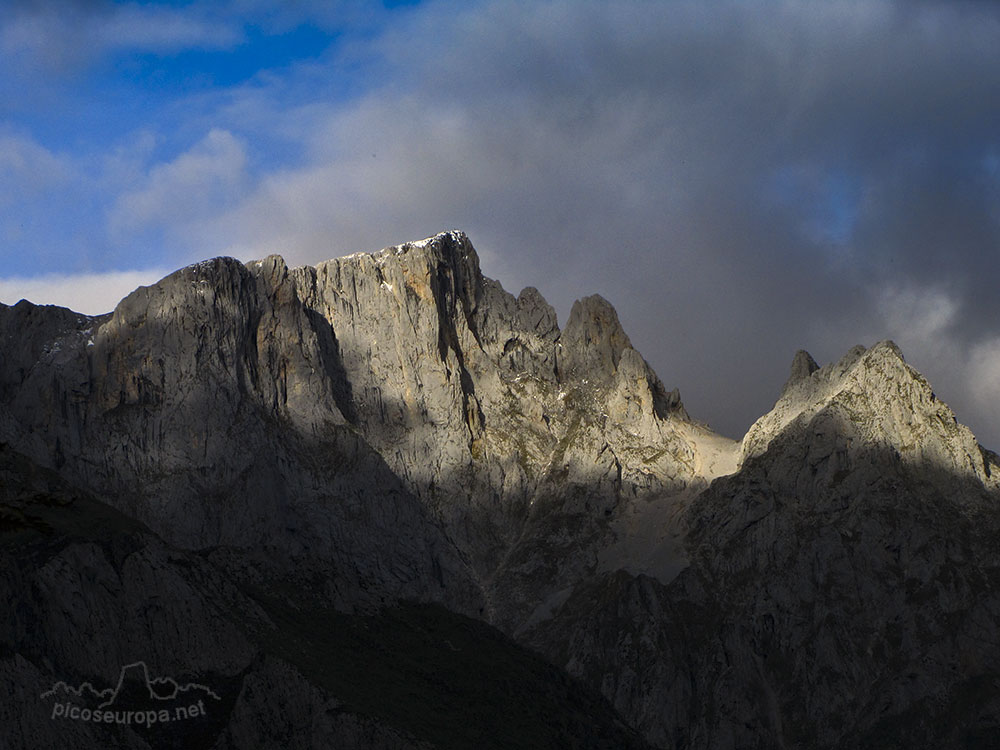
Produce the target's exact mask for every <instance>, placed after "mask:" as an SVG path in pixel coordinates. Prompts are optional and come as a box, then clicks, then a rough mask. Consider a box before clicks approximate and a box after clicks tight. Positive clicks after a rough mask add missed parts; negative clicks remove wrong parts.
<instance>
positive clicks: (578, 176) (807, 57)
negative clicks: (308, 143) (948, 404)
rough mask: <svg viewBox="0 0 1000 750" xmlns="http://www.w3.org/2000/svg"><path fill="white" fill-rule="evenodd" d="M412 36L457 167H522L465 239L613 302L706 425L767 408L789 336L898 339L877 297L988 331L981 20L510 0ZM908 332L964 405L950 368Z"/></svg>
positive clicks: (997, 28)
mask: <svg viewBox="0 0 1000 750" xmlns="http://www.w3.org/2000/svg"><path fill="white" fill-rule="evenodd" d="M423 21H424V25H423V26H421V27H418V28H416V29H408V30H407V31H406V33H407V34H408V35H409V38H410V39H411V40H413V39H416V40H421V41H422V42H426V44H422V43H417V44H412V43H411V44H409V45H407V44H404V43H403V40H402V39H401V38H397V39H391V40H389V44H388V45H387V50H388V51H387V54H388V56H389V60H390V63H395V64H397V65H399V66H401V67H403V66H404V65H405V66H406V68H407V69H408V70H410V71H411V74H410V75H411V77H412V86H413V87H414V88H415V89H416V90H417V91H418V92H419V94H418V96H419V97H420V98H421V99H422V100H424V101H427V102H428V103H429V104H428V106H429V107H431V106H438V107H442V108H447V107H452V108H457V109H458V110H459V111H461V112H462V113H463V115H464V116H465V117H466V118H467V119H468V120H469V122H470V124H469V126H468V127H469V128H470V129H472V128H477V129H481V130H482V131H485V133H486V135H485V136H483V137H482V140H483V145H484V146H488V150H487V149H485V148H484V150H483V151H481V152H478V153H475V154H474V157H475V158H474V159H470V160H469V162H468V163H467V165H466V166H467V168H468V170H469V171H470V172H471V173H472V174H486V173H489V172H491V171H492V170H495V169H497V168H498V165H497V161H500V160H502V161H503V162H504V164H505V165H506V164H509V162H510V161H511V160H512V159H517V158H518V156H519V155H520V156H522V157H523V158H526V159H529V160H535V159H537V160H538V164H539V169H538V170H537V171H533V170H527V172H528V173H527V174H525V175H524V182H523V192H522V195H523V196H525V197H524V200H518V199H517V195H516V194H514V195H509V194H508V195H506V196H495V197H497V198H498V200H497V201H496V202H495V203H494V205H493V206H492V207H491V210H490V211H489V212H486V211H482V210H481V211H478V212H473V214H472V215H473V216H474V219H473V222H474V225H473V226H472V227H470V229H472V230H474V238H475V230H479V231H480V232H481V233H483V234H484V235H485V236H486V237H488V238H489V240H490V244H491V246H495V247H496V249H497V252H498V253H501V254H502V255H503V256H504V260H505V262H506V263H507V265H508V267H509V268H512V269H513V268H523V269H531V273H530V274H529V273H528V272H527V271H525V272H524V274H523V278H522V277H521V275H520V274H517V273H513V274H511V275H512V276H514V277H515V278H517V281H518V283H521V282H522V281H523V282H525V283H527V282H529V281H532V279H531V278H530V276H531V275H532V274H534V275H536V276H537V275H538V274H541V278H540V279H537V283H538V284H539V285H540V286H542V287H543V289H545V288H546V287H547V288H548V289H549V290H550V294H551V296H554V297H555V301H556V302H557V303H558V304H559V307H560V309H561V310H562V311H563V312H564V313H565V310H566V309H567V305H568V302H569V299H570V297H572V296H574V295H577V294H582V293H583V292H585V291H589V290H590V289H592V288H597V289H598V290H599V291H602V292H604V293H605V294H606V295H607V296H609V297H611V298H612V299H613V301H614V302H615V303H616V304H617V306H618V308H619V311H620V312H621V314H622V317H623V318H624V319H625V320H626V321H627V322H628V324H629V329H630V331H631V333H632V335H633V339H635V340H636V343H637V345H639V346H640V347H641V348H642V350H643V351H644V352H645V353H646V355H647V357H648V358H649V359H651V360H652V361H653V363H654V365H656V366H657V368H658V369H659V371H660V372H661V375H662V376H663V377H664V378H665V379H667V380H668V381H669V382H673V383H678V384H680V385H681V386H682V389H683V391H684V392H685V393H686V394H687V398H688V401H689V402H693V403H692V407H693V408H692V411H693V412H694V413H695V414H700V415H703V416H705V417H706V418H708V419H709V420H710V421H711V422H712V423H713V424H715V425H717V426H718V427H719V428H721V429H724V430H725V431H727V432H730V433H732V434H738V433H740V432H741V431H742V429H743V428H744V427H745V426H746V424H747V422H748V421H749V420H750V419H751V418H753V417H754V416H756V415H758V414H759V413H760V412H761V411H762V410H764V409H766V408H767V407H768V406H769V400H770V399H772V398H773V397H774V395H776V393H777V390H778V388H779V387H780V383H781V380H782V378H783V377H784V371H785V368H786V367H787V361H788V360H789V359H790V357H791V354H792V353H793V352H794V350H795V348H797V347H799V346H807V347H810V348H813V349H814V350H817V355H818V356H821V357H826V358H830V357H835V356H839V354H840V353H841V351H842V350H844V349H846V348H847V347H848V346H849V345H851V344H853V343H854V340H853V338H854V337H855V336H865V335H867V336H877V337H881V336H890V335H892V336H897V337H900V338H904V339H906V338H910V333H911V332H910V331H908V330H906V329H905V327H902V326H900V325H895V326H893V325H890V324H889V321H888V320H887V318H889V317H892V316H891V315H889V314H888V313H887V311H886V309H885V308H886V305H887V304H890V305H891V304H892V303H891V301H890V302H888V303H887V302H886V300H885V298H884V296H885V295H884V294H883V292H884V290H885V289H887V288H890V289H899V290H915V291H914V292H913V295H915V298H916V299H917V300H918V303H917V304H918V306H919V299H920V296H921V292H920V290H923V289H927V290H928V292H927V299H928V300H933V299H936V298H935V297H934V296H933V294H932V293H933V292H942V293H947V294H948V295H951V297H949V299H953V302H954V307H955V309H956V315H954V316H952V318H951V319H950V320H949V321H948V322H947V325H946V327H945V328H942V329H937V330H934V331H933V332H932V333H933V335H935V336H945V335H946V336H948V337H949V342H950V343H952V344H953V345H954V351H956V352H967V351H968V350H969V348H970V347H973V346H974V345H975V344H976V343H977V342H980V341H981V340H982V339H984V338H989V337H994V336H997V335H998V334H1000V330H998V327H1000V319H998V318H997V316H996V312H997V306H998V297H1000V295H997V294H996V292H994V291H993V290H992V284H993V283H994V282H993V279H992V278H991V277H990V274H989V273H984V272H983V271H984V268H988V267H989V266H990V265H991V262H992V263H995V261H996V259H997V254H998V248H1000V244H998V239H1000V237H998V224H997V214H998V210H997V205H998V204H997V194H998V191H997V184H998V174H997V166H996V164H997V142H998V134H1000V129H998V125H1000V96H998V95H1000V45H997V44H996V40H997V39H998V38H1000V16H998V13H997V9H996V7H995V6H992V5H988V4H972V3H965V4H952V3H948V4H944V3H940V4H938V3H920V4H910V3H889V2H872V3H855V2H831V3H824V4H815V3H769V4H759V3H716V4H704V3H684V2H681V3H615V4H583V5H581V4H577V3H553V4H545V5H542V6H537V5H534V4H525V5H523V6H520V7H519V8H518V12H512V10H511V5H510V4H509V3H504V4H497V5H494V6H490V7H488V8H486V9H485V10H484V9H477V10H476V11H474V12H469V13H468V14H467V15H464V16H460V17H459V19H458V20H457V21H456V22H451V23H449V22H446V21H444V19H443V18H441V17H434V16H425V17H424V18H423ZM441 49H447V50H448V51H449V54H446V55H442V54H435V53H434V50H441ZM416 55H419V56H420V58H419V59H413V57H414V56H416ZM544 154H551V155H552V158H549V159H546V158H545V157H544ZM907 294H909V292H907ZM917 312H919V310H918V311H917ZM893 328H895V330H892V329H893ZM864 343H868V344H870V343H873V341H871V340H867V341H865V342H864ZM901 343H902V344H903V345H904V349H905V348H908V349H909V350H910V352H911V360H913V359H916V360H917V364H918V365H919V366H921V367H923V368H924V369H928V370H932V371H937V372H934V373H932V374H939V375H941V376H942V377H944V379H945V380H946V381H953V382H952V383H946V385H951V386H952V387H953V392H954V394H955V397H956V398H957V400H959V401H962V402H963V404H962V405H963V406H966V408H967V412H968V411H971V407H972V405H973V401H974V399H973V398H972V397H971V396H964V395H963V393H961V392H964V391H965V390H966V385H965V384H962V383H960V382H959V380H960V376H959V375H957V374H953V373H950V371H949V368H953V369H955V368H959V369H960V368H961V366H962V363H961V362H950V363H938V362H935V361H931V360H932V359H933V357H932V356H930V355H932V354H933V353H934V352H938V351H939V348H938V346H939V345H938V344H937V343H935V342H928V341H921V340H912V341H906V340H904V341H901ZM925 355H928V356H925ZM957 405H958V404H956V406H957ZM967 415H968V414H967ZM968 416H970V417H971V416H972V415H968ZM993 416H997V413H996V412H994V415H993ZM976 426H977V427H978V428H979V429H980V430H981V431H983V430H985V431H987V432H989V431H990V430H992V433H990V434H991V435H992V436H1000V427H997V426H996V425H995V424H979V425H976Z"/></svg>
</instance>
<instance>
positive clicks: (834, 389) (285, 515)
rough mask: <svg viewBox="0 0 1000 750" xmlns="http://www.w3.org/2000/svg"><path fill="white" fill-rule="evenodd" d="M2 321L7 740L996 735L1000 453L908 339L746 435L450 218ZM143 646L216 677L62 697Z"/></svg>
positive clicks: (627, 741)
mask: <svg viewBox="0 0 1000 750" xmlns="http://www.w3.org/2000/svg"><path fill="white" fill-rule="evenodd" d="M0 344H2V352H3V355H2V360H0V441H2V443H3V447H2V450H0V477H2V480H0V492H2V498H0V500H2V504H0V545H2V546H0V549H2V556H0V560H2V567H0V596H2V601H4V602H5V603H6V604H7V611H8V612H10V613H12V615H11V616H10V617H8V618H7V619H6V624H5V625H4V626H3V629H2V630H0V685H2V688H0V689H2V690H3V694H4V695H6V696H9V700H5V701H3V702H2V703H0V711H2V712H3V715H2V718H3V722H0V726H2V727H3V729H0V738H2V741H0V745H5V746H10V747H15V748H16V747H45V746H52V747H56V746H61V745H67V746H75V747H106V746H108V744H109V743H113V744H116V745H117V746H122V747H136V748H142V747H204V748H219V749H221V748H236V747H261V746H276V747H277V746H281V747H315V746H321V747H325V746H329V747H373V748H411V747H422V748H423V747H427V748H430V747H442V748H444V747H463V748H464V747H469V746H472V745H482V746H486V747H504V748H506V747H595V748H596V747H609V748H612V747H636V748H638V747H662V748H667V747H669V748H750V747H760V748H771V747H788V748H791V747H801V748H807V747H880V748H882V747H904V746H906V747H989V746H1000V635H998V633H1000V628H998V623H1000V552H998V551H997V550H998V547H997V545H996V541H995V540H997V539H998V538H1000V536H998V532H1000V506H998V503H1000V459H998V458H997V456H996V455H995V454H993V453H991V452H989V451H987V450H985V449H984V448H982V447H981V446H979V445H978V444H977V442H976V440H975V438H974V436H973V435H972V434H971V433H970V432H969V431H968V429H966V428H965V427H963V426H962V425H960V424H959V423H958V422H957V420H956V419H955V416H954V414H952V412H951V411H950V410H949V409H948V407H947V406H946V405H945V404H943V403H942V402H941V401H940V400H939V399H938V398H937V397H936V395H935V394H934V393H933V392H932V390H931V388H930V386H929V385H928V384H927V382H926V381H925V380H924V379H923V378H922V377H921V376H920V375H919V374H918V373H917V372H915V371H914V370H913V369H912V368H910V367H909V366H908V365H907V364H906V363H905V361H904V360H903V357H902V355H901V354H900V352H899V350H898V349H897V348H896V347H895V346H894V345H893V344H891V343H890V342H883V343H881V344H877V345H875V346H873V347H872V348H871V349H867V350H866V349H864V348H862V347H858V348H856V349H855V350H852V351H851V352H850V353H848V354H847V355H846V356H845V357H844V358H843V359H842V360H841V361H840V362H837V363H835V364H832V365H827V366H826V367H822V368H820V367H818V366H817V364H816V363H815V362H814V361H813V360H812V358H811V357H809V355H808V354H806V353H805V352H800V353H799V354H798V355H796V357H795V359H794V362H793V364H792V368H791V376H790V378H789V381H788V382H787V383H786V385H785V387H784V389H783V391H782V392H781V396H780V398H779V400H778V402H777V403H776V404H775V407H774V409H772V410H771V411H770V412H769V413H768V414H766V415H764V416H763V417H761V419H760V420H758V421H757V423H756V424H754V425H753V426H752V427H751V429H750V430H749V431H748V433H747V435H746V436H745V437H744V438H743V440H742V442H736V441H732V440H729V439H727V438H724V437H722V436H719V435H716V434H714V433H713V432H712V431H711V430H710V429H709V428H707V427H706V426H704V425H703V424H700V423H698V422H696V421H695V420H693V419H692V418H691V417H690V416H689V415H688V414H687V412H686V410H685V409H684V406H683V404H682V402H681V400H680V396H679V394H678V392H677V391H676V390H674V391H668V390H667V388H666V387H665V386H664V385H663V383H662V382H661V381H660V379H659V378H658V377H657V375H656V374H655V373H654V372H653V371H652V369H651V368H650V366H649V365H648V364H647V363H646V361H645V360H644V359H643V358H642V356H641V355H640V354H639V353H638V352H637V351H636V350H635V349H634V348H633V347H632V345H631V342H630V340H629V338H628V336H627V335H626V333H625V331H624V330H623V329H622V326H621V324H620V322H619V320H618V317H617V314H616V313H615V311H614V308H613V307H612V306H611V305H610V304H609V303H608V302H607V301H605V300H603V299H602V298H600V297H597V296H593V297H587V298H584V299H581V300H580V301H578V302H577V303H576V304H575V305H574V306H573V309H572V311H571V313H570V316H569V319H568V320H567V322H566V324H565V326H564V327H562V328H560V327H559V325H558V322H557V319H556V314H555V311H554V310H553V309H552V307H551V306H549V305H548V304H547V303H546V302H545V300H544V299H543V298H542V296H541V295H540V294H539V292H538V291H537V290H535V289H533V288H528V289H525V290H523V291H522V292H521V293H520V294H519V295H518V296H516V297H515V296H514V295H512V294H509V293H508V292H506V291H505V290H504V289H502V288H501V286H500V285H499V284H498V283H497V282H495V281H492V280H490V279H488V278H486V277H484V276H483V275H482V273H481V271H480V268H479V260H478V257H477V255H476V253H475V250H474V248H473V247H472V244H471V243H470V241H469V239H468V238H467V237H466V236H465V235H464V234H462V233H460V232H448V233H444V234H440V235H437V236H435V237H433V238H429V239H427V240H423V241H421V242H414V243H406V244H404V245H400V246H398V247H392V248H388V249H386V250H383V251H381V252H378V253H373V254H368V253H359V254H355V255H353V256H348V257H345V258H338V259H335V260H331V261H327V262H325V263H321V264H319V265H317V266H316V267H315V268H313V267H302V268H288V267H287V266H286V264H285V263H284V261H283V260H282V259H281V258H280V257H278V256H271V257H269V258H266V259H264V260H262V261H256V262H252V263H247V264H243V263H240V262H238V261H236V260H233V259H227V258H218V259H215V260H211V261H206V262H203V263H200V264H197V265H195V266H190V267H188V268H185V269H182V270H180V271H178V272H176V273H174V274H172V275H171V276H168V277H167V278H165V279H163V280H162V281H160V282H159V283H158V284H155V285H153V286H151V287H145V288H140V289H138V290H136V291H135V292H133V293H132V294H131V295H129V296H128V297H126V298H125V299H124V300H122V302H121V303H120V304H119V305H118V306H117V308H116V309H115V310H114V312H113V313H110V314H109V315H105V316H100V317H87V316H81V315H77V314H75V313H72V312H70V311H68V310H64V309H61V308H54V307H38V306H34V305H31V304H30V303H27V302H21V303H19V304H17V305H15V306H13V307H7V306H0ZM138 661H142V662H144V663H145V664H146V665H148V667H149V669H150V670H151V671H152V672H153V673H156V674H160V675H166V676H168V677H169V678H170V679H172V680H175V681H177V682H178V683H180V682H181V681H182V680H184V681H189V682H195V683H198V684H200V685H205V686H207V688H208V689H211V690H212V691H214V693H215V694H217V695H218V696H219V700H218V701H217V702H216V701H209V704H208V705H207V706H206V712H205V715H203V716H199V718H197V719H188V718H184V719H183V720H178V719H171V720H168V719H167V718H166V717H164V720H163V721H160V720H159V717H157V720H156V721H153V722H151V723H150V722H147V724H146V725H139V724H137V723H135V722H132V723H126V724H120V723H115V724H114V726H109V725H108V724H109V723H110V722H108V723H106V722H101V721H89V722H88V721H80V720H74V719H72V718H65V717H63V716H61V715H60V716H59V717H58V718H57V717H56V716H55V714H56V713H57V709H56V707H55V706H54V705H50V704H51V701H50V702H49V703H46V702H45V701H43V700H42V699H41V698H40V697H39V696H41V695H42V694H43V693H46V692H47V691H49V690H50V689H51V688H52V686H53V685H54V684H56V683H57V682H59V681H62V682H64V683H65V684H67V685H81V684H83V683H85V682H86V683H89V684H90V685H91V686H95V689H100V688H111V687H113V686H114V684H116V683H115V680H116V679H117V677H118V675H119V674H120V673H121V670H122V668H123V667H125V666H126V665H129V664H134V663H136V662H138ZM189 678H190V679H189ZM67 694H69V693H65V691H63V692H61V693H59V695H67ZM67 701H68V703H67V704H65V705H64V704H60V705H63V708H64V709H65V710H66V711H67V712H68V711H70V710H71V708H72V706H69V707H67V706H68V704H69V703H72V701H71V700H69V699H67ZM78 708H79V706H78ZM94 710H96V709H94ZM112 737H113V739H109V738H112ZM991 743H992V745H991Z"/></svg>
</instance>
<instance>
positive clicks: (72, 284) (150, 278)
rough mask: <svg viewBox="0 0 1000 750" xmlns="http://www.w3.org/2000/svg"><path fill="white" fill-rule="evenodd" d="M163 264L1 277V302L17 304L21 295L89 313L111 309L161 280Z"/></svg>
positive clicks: (40, 303)
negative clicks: (133, 293)
mask: <svg viewBox="0 0 1000 750" xmlns="http://www.w3.org/2000/svg"><path fill="white" fill-rule="evenodd" d="M166 274H167V271H165V270H164V269H160V268H150V269H146V270H144V271H112V272H109V273H89V274H74V275H63V274H47V275H45V276H37V277H34V278H6V279H4V278H0V302H3V303H4V304H7V305H13V304H15V303H17V302H18V301H19V300H21V299H26V300H28V301H30V302H34V303H35V304H37V305H59V306H61V307H68V308H70V309H71V310H75V311H76V312H80V313H84V314H86V315H100V314H102V313H106V312H110V311H111V310H113V309H114V308H115V305H117V304H118V302H119V301H120V300H121V299H122V298H123V297H125V296H126V295H127V294H129V292H132V291H133V290H135V289H136V288H137V287H140V286H146V285H149V284H153V283H155V282H157V281H159V280H160V279H161V278H163V277H164V276H165V275H166Z"/></svg>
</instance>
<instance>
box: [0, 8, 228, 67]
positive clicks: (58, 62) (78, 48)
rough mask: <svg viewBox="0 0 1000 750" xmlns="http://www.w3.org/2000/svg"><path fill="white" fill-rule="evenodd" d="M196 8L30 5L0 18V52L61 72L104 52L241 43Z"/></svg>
mask: <svg viewBox="0 0 1000 750" xmlns="http://www.w3.org/2000/svg"><path fill="white" fill-rule="evenodd" d="M200 8H201V6H199V5H197V4H196V5H193V6H189V7H187V8H170V7H165V6H162V5H159V6H158V5H150V4H143V3H123V4H113V5H94V4H90V3H37V4H36V3H29V4H27V5H22V6H21V7H20V8H15V10H14V11H12V12H8V13H7V14H6V15H5V16H2V17H0V52H3V53H4V54H5V55H7V56H9V57H20V56H23V58H24V59H27V60H31V61H33V62H35V63H40V64H41V65H42V66H44V67H45V68H47V69H49V70H59V71H63V72H66V71H70V70H73V69H75V68H77V67H78V66H80V65H82V64H85V63H87V62H89V61H92V60H94V59H96V58H97V57H98V56H99V55H101V54H103V53H106V52H109V51H135V52H152V53H156V54H171V53H177V52H181V51H183V50H186V49H194V48H198V49H228V48H231V47H234V46H235V45H237V44H238V43H239V42H240V41H241V40H242V39H243V31H242V28H241V27H240V26H238V25H234V24H232V23H229V22H223V21H220V20H216V19H214V18H212V17H209V16H207V15H206V14H204V13H202V12H201V10H200Z"/></svg>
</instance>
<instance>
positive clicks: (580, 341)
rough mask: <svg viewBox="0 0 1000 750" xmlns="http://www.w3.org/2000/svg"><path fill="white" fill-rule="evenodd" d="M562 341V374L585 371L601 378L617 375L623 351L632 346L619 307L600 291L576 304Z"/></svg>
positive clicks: (559, 360) (570, 314) (560, 360)
mask: <svg viewBox="0 0 1000 750" xmlns="http://www.w3.org/2000/svg"><path fill="white" fill-rule="evenodd" d="M559 344H560V347H559V354H558V367H559V373H560V376H563V375H570V374H574V373H577V374H579V373H585V374H590V375H592V376H593V377H595V378H598V379H607V378H609V377H611V376H612V375H614V373H615V371H616V370H617V369H618V363H619V362H620V361H621V356H622V352H623V351H625V350H626V349H631V348H632V342H631V341H629V338H628V336H627V335H626V333H625V329H624V328H622V324H621V322H620V321H619V320H618V313H617V312H616V311H615V308H614V307H613V306H612V305H611V303H610V302H608V301H607V300H606V299H604V297H602V296H601V295H599V294H592V295H590V296H589V297H584V298H583V299H578V300H577V301H576V302H574V303H573V308H572V310H570V313H569V320H568V321H566V327H565V328H564V329H563V332H562V335H561V336H560V337H559Z"/></svg>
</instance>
